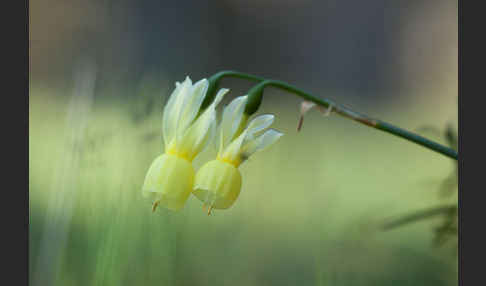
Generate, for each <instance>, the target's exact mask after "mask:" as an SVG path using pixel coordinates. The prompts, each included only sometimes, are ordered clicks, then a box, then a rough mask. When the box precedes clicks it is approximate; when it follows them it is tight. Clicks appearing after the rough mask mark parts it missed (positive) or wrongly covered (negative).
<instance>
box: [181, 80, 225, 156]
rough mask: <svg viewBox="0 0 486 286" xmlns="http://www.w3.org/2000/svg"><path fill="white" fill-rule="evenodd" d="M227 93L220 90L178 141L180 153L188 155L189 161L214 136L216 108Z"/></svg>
mask: <svg viewBox="0 0 486 286" xmlns="http://www.w3.org/2000/svg"><path fill="white" fill-rule="evenodd" d="M228 91H229V90H228V89H220V90H219V91H218V93H217V94H216V97H215V99H214V101H213V102H212V103H211V105H210V106H208V108H206V110H205V111H204V112H203V113H202V114H201V115H200V116H199V117H198V118H197V119H196V121H195V122H194V123H193V124H192V125H191V126H190V127H189V129H188V130H187V131H186V133H185V134H184V136H183V138H182V140H181V141H180V146H178V149H180V151H181V152H182V153H187V154H189V157H191V159H192V158H193V157H195V156H196V155H197V154H198V153H199V152H201V151H202V149H203V148H204V147H206V145H207V142H209V140H210V139H212V137H211V136H212V135H214V130H213V129H214V128H215V123H216V106H217V105H218V104H219V102H221V99H223V96H224V95H225V94H226V93H227V92H228Z"/></svg>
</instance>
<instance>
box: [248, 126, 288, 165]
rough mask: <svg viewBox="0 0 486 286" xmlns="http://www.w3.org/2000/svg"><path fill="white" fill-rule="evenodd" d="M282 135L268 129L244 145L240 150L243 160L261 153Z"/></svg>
mask: <svg viewBox="0 0 486 286" xmlns="http://www.w3.org/2000/svg"><path fill="white" fill-rule="evenodd" d="M282 135H283V133H281V132H279V131H277V130H275V129H269V130H267V131H265V133H263V134H262V135H260V136H258V137H257V138H256V139H254V140H252V141H250V142H248V143H246V144H245V145H244V146H243V147H242V148H241V153H242V154H243V156H242V157H243V158H248V157H250V156H251V155H253V153H255V152H257V151H261V150H263V149H265V148H267V147H269V146H270V145H272V144H273V143H275V142H276V141H277V140H278V139H279V138H280V137H281V136H282Z"/></svg>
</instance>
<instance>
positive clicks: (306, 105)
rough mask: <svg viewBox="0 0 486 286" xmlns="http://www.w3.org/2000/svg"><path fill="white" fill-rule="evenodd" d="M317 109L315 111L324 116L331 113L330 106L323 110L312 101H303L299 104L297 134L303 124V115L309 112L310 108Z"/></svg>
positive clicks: (322, 107)
mask: <svg viewBox="0 0 486 286" xmlns="http://www.w3.org/2000/svg"><path fill="white" fill-rule="evenodd" d="M314 107H317V109H318V110H319V111H320V112H321V113H322V114H323V115H324V116H329V115H331V112H332V105H330V106H329V108H325V107H324V106H320V105H317V104H315V103H314V102H312V101H307V100H304V101H302V102H301V103H300V117H299V124H298V125H297V132H298V131H300V130H301V129H302V125H303V124H304V115H305V114H306V113H307V112H309V110H311V109H312V108H314Z"/></svg>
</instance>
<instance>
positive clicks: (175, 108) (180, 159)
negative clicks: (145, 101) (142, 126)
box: [142, 77, 228, 211]
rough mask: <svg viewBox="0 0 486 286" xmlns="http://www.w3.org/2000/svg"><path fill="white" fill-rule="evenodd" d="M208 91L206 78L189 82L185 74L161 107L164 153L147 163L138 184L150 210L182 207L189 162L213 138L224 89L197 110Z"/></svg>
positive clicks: (191, 172) (189, 174) (190, 171)
mask: <svg viewBox="0 0 486 286" xmlns="http://www.w3.org/2000/svg"><path fill="white" fill-rule="evenodd" d="M207 90H208V81H207V80H206V79H202V80H200V81H198V82H197V83H195V84H194V85H193V84H192V81H191V79H190V78H189V77H186V79H185V81H184V82H183V83H179V82H177V83H176V88H175V90H174V91H173V92H172V94H171V95H170V98H169V101H168V102H167V104H166V106H165V108H164V114H163V118H162V120H163V121H162V132H163V137H164V143H165V153H164V154H162V155H160V156H159V157H157V158H156V159H155V160H154V161H153V163H152V165H151V166H150V168H149V170H148V172H147V175H146V177H145V182H144V185H143V187H142V193H143V196H144V197H147V198H150V199H151V200H152V203H153V206H152V210H153V211H155V209H156V208H157V206H158V205H159V204H160V205H163V206H165V207H167V208H168V209H170V210H178V209H180V208H182V207H183V206H184V204H185V202H186V200H187V198H188V197H189V195H190V194H191V191H192V187H193V183H194V169H193V167H192V161H193V160H194V158H195V157H196V156H197V155H198V154H199V153H200V152H201V151H202V150H203V149H204V147H205V146H206V145H207V143H208V142H209V141H210V140H211V138H212V137H213V134H214V133H215V129H216V109H215V108H216V106H217V105H218V103H219V102H220V101H221V99H222V98H223V96H224V95H225V94H226V93H227V92H228V89H220V90H219V91H218V93H217V94H216V96H215V98H214V100H213V102H212V103H211V104H210V105H209V106H208V107H207V108H206V109H205V110H200V108H201V103H202V102H203V100H204V98H205V96H206V93H207Z"/></svg>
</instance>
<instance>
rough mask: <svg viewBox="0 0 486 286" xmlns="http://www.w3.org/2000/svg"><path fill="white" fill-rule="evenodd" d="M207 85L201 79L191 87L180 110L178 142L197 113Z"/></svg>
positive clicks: (204, 80) (205, 80)
mask: <svg viewBox="0 0 486 286" xmlns="http://www.w3.org/2000/svg"><path fill="white" fill-rule="evenodd" d="M208 85H209V83H208V81H207V79H202V80H200V81H198V82H197V83H196V84H194V85H193V86H192V87H191V90H190V91H189V93H190V94H189V96H188V98H187V101H186V102H185V106H184V107H183V108H182V110H181V116H180V118H179V122H178V125H177V136H178V138H177V139H178V140H177V141H178V142H179V141H180V139H181V137H182V136H183V135H184V133H185V131H186V129H187V128H188V127H189V125H190V124H191V123H192V122H193V121H194V119H195V118H196V115H197V114H198V113H199V109H200V107H201V103H202V102H203V100H204V97H205V96H206V92H207V90H208Z"/></svg>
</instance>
